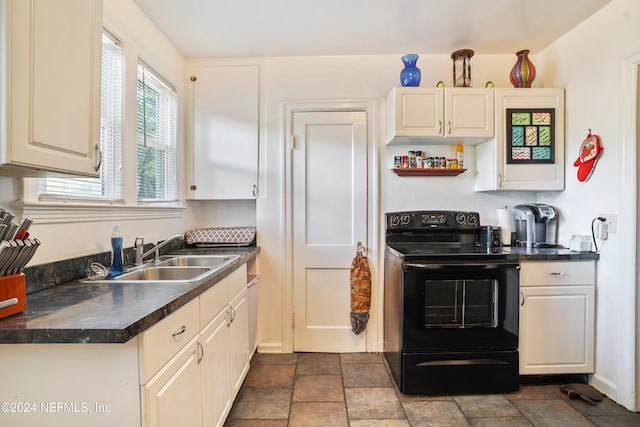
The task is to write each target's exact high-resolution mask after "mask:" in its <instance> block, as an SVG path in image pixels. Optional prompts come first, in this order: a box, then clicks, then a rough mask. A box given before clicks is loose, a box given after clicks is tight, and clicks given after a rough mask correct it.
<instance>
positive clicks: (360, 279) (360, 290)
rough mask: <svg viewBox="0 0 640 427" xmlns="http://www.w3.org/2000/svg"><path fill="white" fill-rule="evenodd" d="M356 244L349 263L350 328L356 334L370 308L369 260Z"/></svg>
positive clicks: (362, 249)
mask: <svg viewBox="0 0 640 427" xmlns="http://www.w3.org/2000/svg"><path fill="white" fill-rule="evenodd" d="M362 252H364V248H362V246H361V245H358V253H357V254H356V257H355V258H354V259H353V262H352V263H351V273H350V275H349V276H350V279H351V329H352V330H353V332H354V333H355V334H356V335H358V334H360V333H361V332H362V331H364V330H365V328H366V327H367V321H368V320H369V308H371V271H370V270H369V260H368V259H367V257H366V256H365V255H364V254H363V253H362Z"/></svg>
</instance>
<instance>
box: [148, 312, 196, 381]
mask: <svg viewBox="0 0 640 427" xmlns="http://www.w3.org/2000/svg"><path fill="white" fill-rule="evenodd" d="M199 330H200V327H199V324H198V300H197V299H195V300H193V301H191V302H190V303H188V304H187V305H185V306H184V307H182V308H181V309H180V310H178V311H176V312H175V313H172V314H171V315H169V316H168V317H166V318H165V319H163V320H161V321H160V322H158V323H157V324H156V325H154V326H153V327H152V328H151V329H149V330H147V331H145V332H143V333H142V334H140V349H139V354H140V365H141V371H140V381H141V384H146V383H147V381H149V379H150V378H151V377H152V376H154V375H155V374H156V372H158V370H159V369H160V368H162V367H163V366H164V365H165V364H166V363H167V362H168V361H169V360H170V359H171V357H173V355H175V354H176V353H178V351H180V349H181V348H182V347H184V346H185V344H187V343H188V342H189V340H190V339H191V338H193V337H195V336H196V335H197V334H198V331H199Z"/></svg>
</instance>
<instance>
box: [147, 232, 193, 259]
mask: <svg viewBox="0 0 640 427" xmlns="http://www.w3.org/2000/svg"><path fill="white" fill-rule="evenodd" d="M139 239H140V240H142V237H139ZM177 239H184V234H176V235H175V236H171V237H169V238H168V239H166V240H164V241H162V242H160V243H158V244H157V245H155V246H154V247H152V248H151V249H149V250H148V251H147V252H144V253H142V255H141V256H140V264H142V263H143V262H144V259H145V258H146V257H147V256H149V255H150V254H151V253H155V255H154V260H155V261H159V260H160V248H162V247H163V246H165V245H167V244H168V243H170V242H173V241H174V240H177ZM137 241H138V238H136V242H137ZM142 241H143V242H144V240H142ZM143 246H144V244H143ZM140 252H142V251H140ZM137 262H138V252H137V251H136V264H137Z"/></svg>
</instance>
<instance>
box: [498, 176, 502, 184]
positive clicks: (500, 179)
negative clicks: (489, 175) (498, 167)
mask: <svg viewBox="0 0 640 427" xmlns="http://www.w3.org/2000/svg"><path fill="white" fill-rule="evenodd" d="M498 187H502V174H501V173H499V174H498Z"/></svg>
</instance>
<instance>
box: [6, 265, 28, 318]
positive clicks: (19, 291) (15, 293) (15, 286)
mask: <svg viewBox="0 0 640 427" xmlns="http://www.w3.org/2000/svg"><path fill="white" fill-rule="evenodd" d="M26 307H27V279H26V276H25V275H24V273H20V274H12V275H11V276H3V277H0V319H2V318H4V317H8V316H11V315H14V314H17V313H22V312H23V311H24V310H25V308H26Z"/></svg>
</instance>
